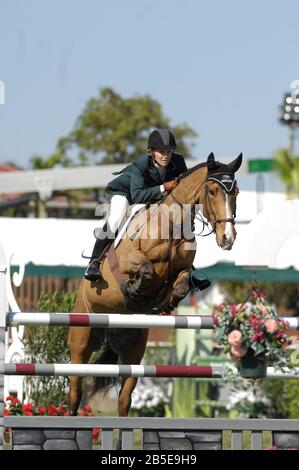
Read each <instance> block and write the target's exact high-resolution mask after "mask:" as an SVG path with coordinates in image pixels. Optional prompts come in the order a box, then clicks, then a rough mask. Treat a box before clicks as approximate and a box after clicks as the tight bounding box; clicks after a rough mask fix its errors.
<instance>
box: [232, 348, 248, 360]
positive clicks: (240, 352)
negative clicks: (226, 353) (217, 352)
mask: <svg viewBox="0 0 299 470" xmlns="http://www.w3.org/2000/svg"><path fill="white" fill-rule="evenodd" d="M230 353H231V355H232V358H233V359H241V357H243V356H245V354H246V353H247V351H246V349H243V348H239V347H237V346H233V347H232V349H231V352H230Z"/></svg>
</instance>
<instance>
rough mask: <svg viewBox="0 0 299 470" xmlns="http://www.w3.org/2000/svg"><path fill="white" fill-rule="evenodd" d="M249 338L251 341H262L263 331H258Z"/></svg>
mask: <svg viewBox="0 0 299 470" xmlns="http://www.w3.org/2000/svg"><path fill="white" fill-rule="evenodd" d="M251 339H252V341H256V342H257V343H262V341H263V340H264V333H263V332H262V331H259V332H258V333H255V334H254V335H252V336H251Z"/></svg>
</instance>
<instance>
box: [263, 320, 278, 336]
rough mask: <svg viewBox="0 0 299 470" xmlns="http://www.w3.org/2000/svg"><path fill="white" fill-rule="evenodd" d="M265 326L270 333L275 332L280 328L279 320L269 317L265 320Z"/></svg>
mask: <svg viewBox="0 0 299 470" xmlns="http://www.w3.org/2000/svg"><path fill="white" fill-rule="evenodd" d="M265 328H266V330H267V331H268V333H275V331H277V330H278V324H277V321H276V320H272V319H271V318H269V319H268V320H266V321H265Z"/></svg>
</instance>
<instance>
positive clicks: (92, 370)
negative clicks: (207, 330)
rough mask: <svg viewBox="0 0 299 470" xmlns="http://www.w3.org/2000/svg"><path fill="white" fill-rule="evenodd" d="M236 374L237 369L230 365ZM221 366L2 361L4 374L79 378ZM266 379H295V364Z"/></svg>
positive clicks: (179, 373)
mask: <svg viewBox="0 0 299 470" xmlns="http://www.w3.org/2000/svg"><path fill="white" fill-rule="evenodd" d="M230 368H231V369H232V370H233V372H234V373H235V374H236V375H237V374H238V369H237V368H235V367H230ZM224 371H225V366H222V365H209V366H176V365H173V366H165V365H156V366H144V365H115V364H42V363H36V364H25V363H24V364H5V365H4V374H5V375H35V376H38V375H46V376H47V375H48V376H71V375H76V376H81V377H88V376H91V377H197V378H219V379H221V378H222V376H223V374H224ZM266 377H267V378H271V379H276V378H277V379H299V367H298V368H293V369H290V370H287V369H286V370H285V372H284V373H282V372H280V371H277V370H275V368H274V367H267V375H266Z"/></svg>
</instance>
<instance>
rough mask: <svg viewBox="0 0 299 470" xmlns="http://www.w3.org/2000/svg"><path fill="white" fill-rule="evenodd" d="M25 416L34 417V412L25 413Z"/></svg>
mask: <svg viewBox="0 0 299 470" xmlns="http://www.w3.org/2000/svg"><path fill="white" fill-rule="evenodd" d="M25 416H33V413H32V411H25Z"/></svg>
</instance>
